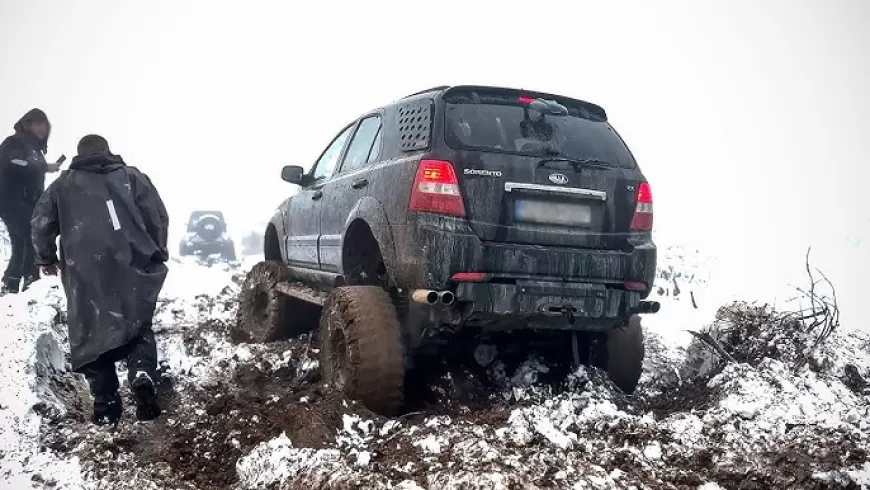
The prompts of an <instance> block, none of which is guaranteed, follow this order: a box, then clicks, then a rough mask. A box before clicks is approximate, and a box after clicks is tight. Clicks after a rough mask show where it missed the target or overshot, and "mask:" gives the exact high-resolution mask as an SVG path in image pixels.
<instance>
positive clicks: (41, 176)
mask: <svg viewBox="0 0 870 490" xmlns="http://www.w3.org/2000/svg"><path fill="white" fill-rule="evenodd" d="M50 135H51V123H49V122H48V117H47V116H46V115H45V112H43V111H41V110H39V109H32V110H30V111H28V112H27V114H25V115H24V116H23V117H22V118H21V119H20V120H19V121H18V122H17V123H15V134H13V135H12V136H9V137H8V138H6V139H5V140H3V143H2V144H0V219H2V220H3V223H4V224H5V225H6V230H7V231H8V233H9V239H10V242H11V245H12V256H11V257H10V258H9V264H7V267H6V271H5V272H4V273H3V279H2V283H0V295H3V294H7V293H17V292H19V291H20V290H21V288H22V280H23V287H24V289H27V287H28V286H29V285H30V284H31V283H33V282H34V281H36V280H37V279H39V270H38V269H37V267H36V264H35V263H34V261H33V245H32V244H31V243H30V217H31V215H32V214H33V207H34V206H35V205H36V201H37V200H38V199H39V196H41V195H42V192H43V190H44V189H45V174H46V172H56V171H57V170H58V168H59V167H60V164H57V163H48V162H46V161H45V152H46V150H47V148H48V137H49V136H50Z"/></svg>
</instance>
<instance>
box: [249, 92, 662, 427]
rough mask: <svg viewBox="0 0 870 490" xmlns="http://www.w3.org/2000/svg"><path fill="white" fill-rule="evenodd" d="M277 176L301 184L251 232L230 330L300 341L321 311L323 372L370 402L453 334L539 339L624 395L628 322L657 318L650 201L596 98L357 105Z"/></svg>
mask: <svg viewBox="0 0 870 490" xmlns="http://www.w3.org/2000/svg"><path fill="white" fill-rule="evenodd" d="M282 177H283V179H284V180H286V181H288V182H290V183H293V184H297V185H299V186H300V189H299V191H298V192H297V193H296V194H295V195H293V196H292V197H291V198H290V199H288V200H286V201H285V202H284V203H283V204H281V206H280V207H279V208H278V210H277V212H276V213H275V215H274V217H273V218H272V220H271V222H270V224H269V225H268V227H267V229H266V231H265V237H264V248H265V250H264V253H265V258H266V261H267V262H264V263H261V264H258V265H257V266H256V267H255V268H254V269H253V270H252V271H251V272H250V273H249V276H248V279H247V280H246V283H245V285H244V288H243V291H242V297H241V308H240V314H239V325H238V328H237V332H238V333H239V335H240V336H242V337H244V336H247V339H248V340H256V341H268V340H272V339H275V338H278V337H281V336H286V335H293V334H298V333H301V332H304V331H306V330H309V329H311V328H312V327H313V325H314V320H316V317H315V316H314V315H319V323H320V328H319V336H320V342H321V361H322V367H323V370H324V374H325V376H326V378H327V381H328V382H331V383H332V384H334V385H336V386H338V387H340V388H341V389H343V390H344V391H345V392H346V393H347V394H348V395H349V396H351V397H354V398H356V399H359V400H361V401H363V402H364V403H366V404H367V405H369V408H372V409H377V410H381V411H392V410H394V409H395V408H397V407H398V405H399V403H400V401H401V392H402V387H403V382H404V380H403V377H402V376H403V373H404V372H405V369H406V368H407V367H408V366H409V364H410V363H412V362H413V361H414V358H415V357H416V354H417V353H418V352H419V350H420V349H421V348H423V347H427V346H429V345H438V344H439V343H440V344H441V345H443V344H444V343H445V342H449V339H450V338H451V336H450V334H452V333H455V332H487V331H493V330H501V331H504V330H518V329H534V330H538V331H546V332H550V335H555V336H556V338H560V339H561V340H560V343H561V344H563V345H564V346H565V348H566V349H567V352H568V354H567V355H569V356H573V359H574V360H575V361H580V362H593V363H594V364H596V365H597V366H599V367H602V368H604V369H606V370H607V371H608V373H609V374H610V377H611V379H613V381H614V382H615V383H616V384H617V385H618V386H619V387H620V388H622V389H623V390H625V391H627V392H631V391H632V390H633V389H634V388H635V386H636V384H637V382H638V379H639V377H640V373H641V364H642V360H643V334H642V329H641V326H640V321H639V317H638V316H637V315H638V314H641V313H654V312H655V311H657V310H658V303H655V302H648V301H644V299H645V298H646V297H647V296H648V294H649V293H650V288H651V287H652V283H653V277H654V274H655V270H656V247H655V245H654V243H653V240H652V231H651V230H652V224H653V206H652V193H651V190H650V185H649V184H648V183H647V181H646V179H645V178H644V176H643V174H642V173H641V170H640V168H639V167H638V165H637V163H636V162H635V159H634V157H633V156H632V154H631V152H630V151H629V149H628V148H627V147H626V145H625V143H624V142H623V140H622V139H621V138H620V136H619V135H618V134H617V133H616V131H615V130H614V129H613V127H612V126H611V125H610V124H609V123H608V122H607V116H606V113H605V111H604V110H603V109H602V108H601V107H599V106H597V105H594V104H591V103H589V102H584V101H581V100H576V99H571V98H568V97H563V96H558V95H551V94H545V93H539V92H533V91H529V90H514V89H506V88H494V87H480V86H456V87H438V88H435V89H432V90H428V91H424V92H421V93H418V94H414V95H412V96H408V97H406V98H403V99H401V100H399V101H397V102H395V103H392V104H390V105H388V106H386V107H383V108H380V109H377V110H374V111H371V112H370V113H368V114H365V115H363V116H362V117H360V118H359V119H357V120H356V121H354V122H352V123H351V124H349V125H347V126H345V127H344V128H343V129H342V130H341V131H340V132H339V133H338V135H337V136H335V138H334V139H333V140H332V142H331V143H330V144H329V146H327V148H326V149H325V150H324V152H323V153H322V155H321V156H320V158H319V159H318V160H317V161H316V162H315V163H314V165H313V167H312V168H311V170H310V171H308V172H305V171H304V170H303V169H302V167H293V166H291V167H285V168H284V169H283V173H282ZM294 282H295V285H294V284H293V283H294ZM300 283H301V285H302V286H304V287H302V286H300ZM326 295H328V297H327V299H326V300H325V301H323V300H322V298H323V297H324V296H326ZM299 300H302V301H304V302H305V303H307V305H306V304H305V303H302V302H300V301H299ZM311 305H321V306H322V307H323V308H322V314H320V313H321V312H320V310H319V309H317V310H313V309H311ZM294 308H295V310H294ZM439 341H440V342H439Z"/></svg>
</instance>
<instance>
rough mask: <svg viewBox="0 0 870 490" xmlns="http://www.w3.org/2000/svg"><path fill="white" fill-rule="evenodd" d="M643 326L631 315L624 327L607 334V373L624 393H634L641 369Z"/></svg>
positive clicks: (637, 317)
mask: <svg viewBox="0 0 870 490" xmlns="http://www.w3.org/2000/svg"><path fill="white" fill-rule="evenodd" d="M643 356H644V347H643V327H641V323H640V317H639V316H637V315H634V316H632V317H631V318H629V320H628V324H627V325H625V326H624V327H620V328H617V329H615V330H612V331H611V332H610V333H609V334H608V335H607V375H608V377H610V380H611V381H613V384H615V385H616V386H617V387H618V388H619V389H621V390H622V391H624V392H625V393H628V394H631V393H634V390H635V388H637V383H638V381H639V380H640V375H641V372H642V371H643Z"/></svg>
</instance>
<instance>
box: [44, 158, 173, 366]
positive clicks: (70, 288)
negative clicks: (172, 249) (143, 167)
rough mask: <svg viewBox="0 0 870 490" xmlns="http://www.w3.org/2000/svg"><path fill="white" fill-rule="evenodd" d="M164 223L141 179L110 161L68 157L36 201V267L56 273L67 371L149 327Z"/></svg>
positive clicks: (162, 274) (162, 272)
mask: <svg viewBox="0 0 870 490" xmlns="http://www.w3.org/2000/svg"><path fill="white" fill-rule="evenodd" d="M168 224H169V219H168V217H167V214H166V208H165V207H164V205H163V201H162V200H161V199H160V196H159V194H158V193H157V190H156V189H155V188H154V186H153V185H152V184H151V181H150V180H149V179H148V177H147V176H146V175H145V174H143V173H142V172H140V171H139V170H137V169H136V168H134V167H129V166H127V165H125V164H124V161H123V160H122V159H121V157H119V156H116V155H95V156H88V157H76V158H74V159H73V162H72V164H71V165H70V169H69V170H67V171H64V172H63V173H62V174H61V175H60V176H59V177H58V178H57V180H55V181H54V182H53V183H52V184H51V185H50V186H49V188H48V189H47V190H46V192H45V194H43V195H42V197H41V198H40V199H39V202H38V203H37V205H36V209H35V210H34V213H33V219H32V221H31V229H32V233H33V244H34V250H35V251H36V263H37V264H38V265H40V266H45V265H52V264H57V265H58V266H59V268H60V273H61V280H62V282H63V286H64V290H65V291H66V296H67V313H68V314H67V316H68V326H69V339H70V351H71V357H72V368H73V370H75V371H81V368H82V367H83V366H85V365H86V364H88V363H91V362H93V361H95V360H97V358H98V357H99V356H101V355H102V354H105V353H107V352H109V351H111V350H114V349H116V348H119V347H123V346H126V345H127V344H128V343H130V342H131V341H133V340H135V339H136V338H137V337H138V335H139V332H140V330H141V329H142V328H144V327H150V326H151V321H152V317H153V315H154V309H155V307H156V305H157V295H158V293H159V292H160V289H161V288H162V287H163V282H164V280H165V279H166V272H167V268H166V265H165V262H166V260H167V259H168V253H167V249H166V238H167V232H168ZM58 236H60V257H58V256H57V246H56V245H55V240H56V238H57V237H58Z"/></svg>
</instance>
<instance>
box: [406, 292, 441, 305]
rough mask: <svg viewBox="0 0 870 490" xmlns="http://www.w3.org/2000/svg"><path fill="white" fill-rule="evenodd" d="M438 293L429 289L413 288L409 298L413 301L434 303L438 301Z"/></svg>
mask: <svg viewBox="0 0 870 490" xmlns="http://www.w3.org/2000/svg"><path fill="white" fill-rule="evenodd" d="M439 298H440V295H439V294H438V291H433V290H431V289H415V290H414V292H412V293H411V299H412V300H413V301H414V302H415V303H422V304H426V305H434V304H435V303H437V302H438V299H439Z"/></svg>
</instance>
